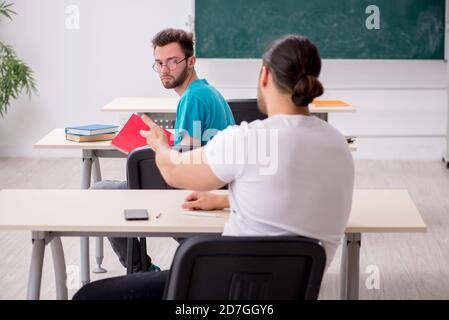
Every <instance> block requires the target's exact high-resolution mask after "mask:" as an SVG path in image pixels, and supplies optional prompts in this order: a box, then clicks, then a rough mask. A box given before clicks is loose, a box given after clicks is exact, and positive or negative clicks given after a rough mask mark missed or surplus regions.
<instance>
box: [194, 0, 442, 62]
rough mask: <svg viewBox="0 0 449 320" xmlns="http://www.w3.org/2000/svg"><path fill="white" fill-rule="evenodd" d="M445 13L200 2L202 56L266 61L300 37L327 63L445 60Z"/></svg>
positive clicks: (406, 0) (429, 4)
mask: <svg viewBox="0 0 449 320" xmlns="http://www.w3.org/2000/svg"><path fill="white" fill-rule="evenodd" d="M371 5H375V6H376V7H377V9H376V8H374V9H372V8H373V7H369V6H371ZM367 8H368V9H369V10H368V12H367ZM377 10H378V11H377ZM377 13H378V14H377ZM445 15H446V14H445V0H195V35H196V52H197V56H198V57H200V58H260V57H261V55H262V53H263V52H264V50H265V49H266V47H267V46H268V44H269V43H270V42H271V41H272V40H274V39H276V38H278V37H279V36H281V35H285V34H289V33H296V34H303V35H305V36H307V37H309V38H310V39H311V40H312V41H313V42H314V43H315V44H316V45H317V46H318V47H319V49H320V53H321V56H322V57H323V58H327V59H444V46H445V43H444V42H445V41H444V39H445ZM367 20H368V24H367Z"/></svg>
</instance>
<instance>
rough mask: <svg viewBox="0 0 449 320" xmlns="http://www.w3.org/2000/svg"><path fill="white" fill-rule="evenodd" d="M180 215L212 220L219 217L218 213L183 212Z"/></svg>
mask: <svg viewBox="0 0 449 320" xmlns="http://www.w3.org/2000/svg"><path fill="white" fill-rule="evenodd" d="M182 214H185V215H188V216H198V217H212V218H219V217H220V215H219V214H218V213H212V212H199V211H183V212H182Z"/></svg>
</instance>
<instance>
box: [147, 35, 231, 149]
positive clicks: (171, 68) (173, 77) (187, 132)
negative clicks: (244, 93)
mask: <svg viewBox="0 0 449 320" xmlns="http://www.w3.org/2000/svg"><path fill="white" fill-rule="evenodd" d="M153 47H154V58H155V62H154V64H153V69H154V71H156V72H157V73H158V74H159V77H160V79H161V81H162V85H163V86H164V87H165V88H166V89H174V90H175V91H176V93H177V94H178V95H179V96H180V97H181V98H180V101H179V104H178V109H177V112H176V123H175V143H176V144H180V143H181V144H187V145H196V146H200V145H201V146H203V145H205V144H206V143H207V141H208V140H210V138H212V136H213V134H212V135H210V134H208V132H210V131H209V130H215V132H218V131H221V130H223V129H226V127H228V126H229V125H233V124H235V122H234V117H233V115H232V112H231V109H230V108H229V106H228V104H227V102H226V100H225V99H224V98H223V96H222V95H221V94H220V92H218V90H217V89H215V88H214V87H212V86H211V85H210V84H209V83H208V82H207V80H205V79H198V75H197V74H196V71H195V63H196V57H195V56H194V48H193V34H192V33H189V32H186V31H184V30H179V29H166V30H162V31H161V32H159V33H158V34H157V35H156V36H155V37H154V38H153ZM213 132H214V131H212V133H213Z"/></svg>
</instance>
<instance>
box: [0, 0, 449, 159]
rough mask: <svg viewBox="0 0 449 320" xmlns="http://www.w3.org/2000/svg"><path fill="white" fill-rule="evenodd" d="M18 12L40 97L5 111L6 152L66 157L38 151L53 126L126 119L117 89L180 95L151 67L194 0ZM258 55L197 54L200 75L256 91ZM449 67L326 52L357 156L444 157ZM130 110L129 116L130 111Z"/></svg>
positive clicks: (2, 25) (341, 122)
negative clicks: (156, 39) (156, 43)
mask: <svg viewBox="0 0 449 320" xmlns="http://www.w3.org/2000/svg"><path fill="white" fill-rule="evenodd" d="M13 2H15V6H14V9H15V10H16V11H17V12H18V13H19V16H17V17H15V18H14V21H13V22H10V21H6V20H2V21H1V22H0V39H1V41H3V42H5V43H8V44H11V45H13V46H14V48H15V49H16V51H17V53H18V55H19V56H20V57H21V58H22V59H23V60H25V61H26V62H27V63H28V64H29V65H30V66H31V67H32V69H33V70H34V72H35V75H36V79H37V82H38V86H39V96H33V97H32V99H31V101H29V100H28V99H27V97H21V98H20V99H19V100H17V101H15V102H14V103H13V104H12V106H11V107H10V109H9V111H8V114H7V116H6V117H5V118H4V119H0V156H32V157H35V156H36V157H42V156H67V155H74V156H76V155H79V152H74V151H70V152H67V151H66V152H61V151H52V152H48V151H43V150H34V149H33V148H32V145H33V143H35V142H36V141H37V140H39V139H40V138H41V137H42V136H44V135H45V134H46V133H47V132H49V131H50V130H51V129H53V128H55V127H64V126H68V125H76V124H85V123H90V122H114V123H118V122H120V121H121V120H122V119H123V117H124V115H119V114H113V113H102V112H100V111H99V109H100V107H101V106H103V105H105V104H106V103H107V102H109V101H110V100H112V99H113V98H115V97H119V96H174V94H173V92H170V91H167V90H164V89H163V88H162V86H161V84H160V82H159V80H158V78H157V76H156V74H155V73H154V72H153V71H152V70H151V63H152V49H151V45H150V41H151V38H152V36H153V35H154V34H155V33H156V32H157V31H159V30H161V29H163V28H165V27H169V26H171V27H180V28H185V27H186V22H187V21H188V15H189V14H191V13H192V2H191V0H188V1H185V0H172V1H169V2H167V1H161V0H151V1H149V0H133V1H126V2H124V1H117V0H95V1H92V0H90V1H89V0H73V1H66V0H58V1H54V0H39V1H29V0H16V1H13ZM70 4H75V5H77V6H78V7H79V9H80V18H81V21H80V22H81V24H80V26H81V28H80V30H76V31H74V30H68V29H66V26H65V20H66V17H67V15H66V13H65V9H66V7H67V6H68V5H70ZM259 67H260V61H259V60H199V62H198V67H197V69H198V72H199V74H200V76H202V77H206V78H208V80H209V81H210V82H211V83H212V84H214V85H215V86H216V87H217V88H219V89H220V90H221V91H222V92H223V94H224V95H225V97H227V98H247V97H255V95H256V80H257V76H258V69H259ZM447 75H448V73H447V67H446V63H444V62H442V61H366V60H362V61H339V60H326V61H324V64H323V72H322V81H323V83H324V85H325V87H326V93H325V97H328V98H341V99H345V100H348V101H350V102H351V103H353V104H354V105H355V106H356V107H357V109H358V110H357V113H351V114H338V115H336V114H332V115H331V116H330V122H331V123H332V124H334V125H335V126H336V127H338V128H339V129H341V130H342V131H344V132H345V133H346V134H351V135H357V136H360V137H361V138H359V139H358V146H359V150H358V152H356V153H355V154H354V155H355V156H356V157H357V158H375V159H440V158H441V156H442V155H443V153H444V152H445V134H446V118H447V116H446V114H447V107H448V104H447V81H448V79H447ZM125 116H126V115H125Z"/></svg>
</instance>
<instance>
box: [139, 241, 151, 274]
mask: <svg viewBox="0 0 449 320" xmlns="http://www.w3.org/2000/svg"><path fill="white" fill-rule="evenodd" d="M139 242H140V265H141V267H142V271H143V272H145V271H147V270H148V267H149V266H148V265H147V239H146V238H144V237H142V238H140V239H139Z"/></svg>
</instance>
